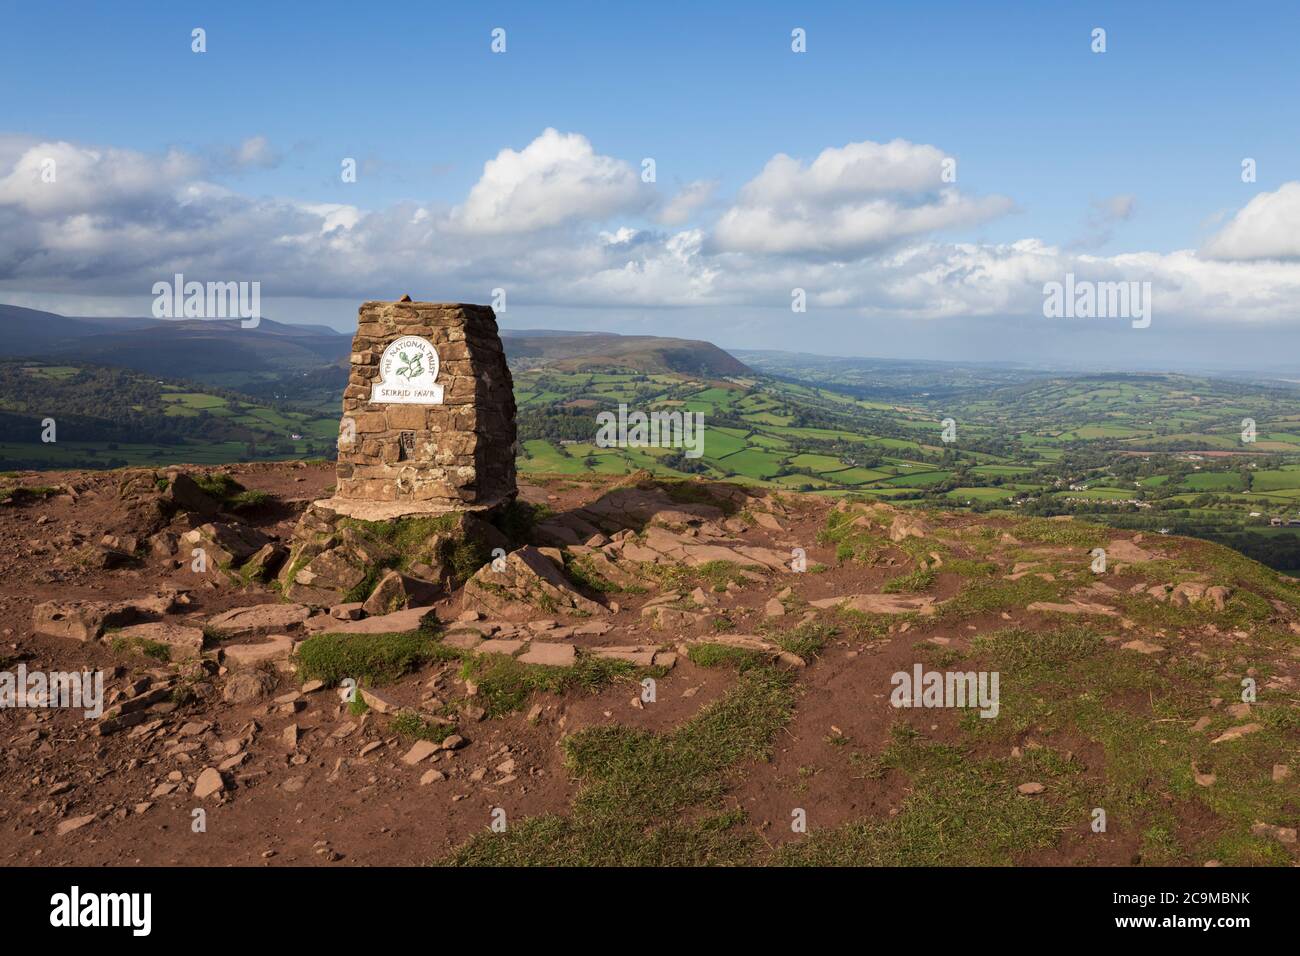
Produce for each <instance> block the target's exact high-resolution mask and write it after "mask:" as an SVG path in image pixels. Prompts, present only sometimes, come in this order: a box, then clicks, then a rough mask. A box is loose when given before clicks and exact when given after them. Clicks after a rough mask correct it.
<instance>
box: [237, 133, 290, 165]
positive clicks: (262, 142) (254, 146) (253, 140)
mask: <svg viewBox="0 0 1300 956" xmlns="http://www.w3.org/2000/svg"><path fill="white" fill-rule="evenodd" d="M231 158H232V160H233V162H234V164H235V165H236V166H239V167H244V168H256V169H271V168H273V167H275V166H278V165H279V163H280V156H279V154H278V153H276V152H275V150H273V149H272V148H271V143H270V141H269V140H268V139H267V138H266V137H265V136H250V137H249V138H248V139H246V140H244V141H243V142H242V143H240V144H239V148H238V149H236V150H234V152H233V154H232V157H231Z"/></svg>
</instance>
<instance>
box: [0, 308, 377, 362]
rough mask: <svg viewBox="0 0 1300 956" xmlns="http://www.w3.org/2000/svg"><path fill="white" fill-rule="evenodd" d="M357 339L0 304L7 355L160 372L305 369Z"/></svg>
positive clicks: (336, 358)
mask: <svg viewBox="0 0 1300 956" xmlns="http://www.w3.org/2000/svg"><path fill="white" fill-rule="evenodd" d="M351 341H352V340H351V336H348V335H342V334H340V333H338V332H335V331H334V330H333V329H330V328H328V327H326V326H323V325H289V324H287V323H284V322H275V321H273V320H271V319H262V320H261V321H260V322H259V323H258V324H257V325H256V326H254V327H251V328H244V327H243V326H242V325H241V323H240V320H239V319H153V318H137V317H121V318H119V317H70V316H63V315H57V314H56V313H53V312H41V311H39V310H36V309H26V308H22V307H19V306H12V305H0V357H4V358H32V359H41V360H46V361H48V360H51V359H54V360H58V359H64V360H68V361H82V362H93V363H95V364H97V365H112V366H119V367H121V368H129V369H135V370H136V371H141V372H148V373H150V374H155V375H168V376H173V377H175V376H181V377H193V376H197V375H213V374H221V373H226V372H259V371H262V372H274V371H303V370H306V369H314V368H319V367H321V366H322V365H332V364H336V363H339V362H343V361H346V360H347V357H348V354H349V351H350V349H351Z"/></svg>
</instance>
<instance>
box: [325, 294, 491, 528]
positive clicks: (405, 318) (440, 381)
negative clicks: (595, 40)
mask: <svg viewBox="0 0 1300 956" xmlns="http://www.w3.org/2000/svg"><path fill="white" fill-rule="evenodd" d="M338 449H339V457H338V484H337V487H336V490H335V493H334V497H333V498H331V499H329V500H328V501H325V502H321V504H323V505H325V506H326V507H327V508H329V509H331V510H333V511H336V512H338V513H340V514H345V515H350V516H352V517H357V518H364V519H368V520H382V519H384V518H393V517H400V516H402V515H407V514H427V513H442V512H448V511H486V510H490V509H493V508H496V507H498V506H500V505H502V504H504V503H506V502H508V501H511V500H513V499H514V497H515V494H516V486H515V397H514V388H513V382H512V381H511V378H510V369H509V367H507V365H506V358H505V352H504V351H503V350H502V347H501V337H500V336H499V335H498V334H497V323H496V316H495V315H494V314H493V312H492V309H491V308H489V307H488V306H485V305H465V304H459V303H446V302H412V301H411V299H410V297H409V296H404V297H403V298H402V299H401V300H399V301H397V302H366V303H364V304H362V306H361V309H360V313H359V316H358V320H357V334H356V336H355V338H353V340H352V373H351V376H350V377H349V379H348V386H347V390H346V391H345V392H344V393H343V418H342V420H341V422H340V424H339V443H338Z"/></svg>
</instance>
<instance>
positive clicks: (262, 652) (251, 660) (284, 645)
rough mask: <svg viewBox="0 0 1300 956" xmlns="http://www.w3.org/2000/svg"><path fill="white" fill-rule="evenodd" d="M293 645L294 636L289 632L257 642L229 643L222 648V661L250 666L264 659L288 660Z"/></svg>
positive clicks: (228, 663) (232, 665) (239, 665)
mask: <svg viewBox="0 0 1300 956" xmlns="http://www.w3.org/2000/svg"><path fill="white" fill-rule="evenodd" d="M293 646H294V641H293V638H292V637H290V636H289V635H287V634H277V635H276V636H275V637H273V638H271V639H270V640H269V641H263V642H261V643H257V644H229V645H227V646H225V647H223V648H222V649H221V662H222V663H223V664H225V665H227V666H228V667H250V666H252V665H254V664H261V663H262V662H264V661H282V660H288V659H289V657H290V656H291V655H292V654H293Z"/></svg>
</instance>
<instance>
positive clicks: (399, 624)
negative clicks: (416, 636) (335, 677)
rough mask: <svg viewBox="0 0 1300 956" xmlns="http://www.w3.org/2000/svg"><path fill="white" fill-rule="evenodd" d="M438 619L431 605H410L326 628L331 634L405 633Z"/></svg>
mask: <svg viewBox="0 0 1300 956" xmlns="http://www.w3.org/2000/svg"><path fill="white" fill-rule="evenodd" d="M436 619H437V615H436V614H435V613H434V609H433V608H431V607H408V608H407V609H406V610H404V611H394V612H393V613H392V614H380V615H377V616H375V617H367V618H363V619H362V620H360V621H340V622H339V623H338V624H337V625H332V626H330V627H327V628H325V629H324V630H325V631H327V632H328V633H330V634H389V633H392V634H404V633H406V632H407V631H418V630H419V629H420V627H421V626H423V624H424V622H425V621H433V620H436Z"/></svg>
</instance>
